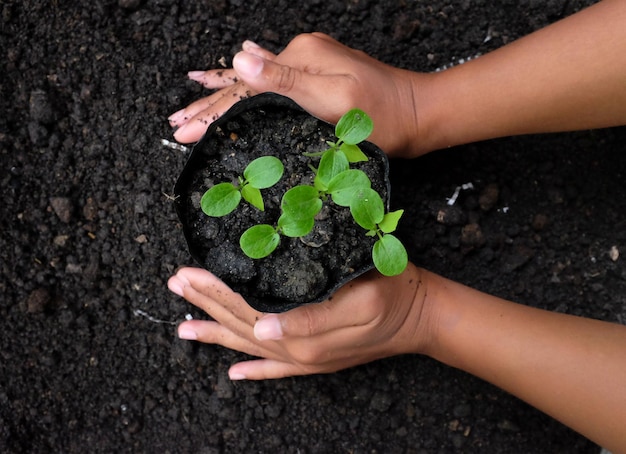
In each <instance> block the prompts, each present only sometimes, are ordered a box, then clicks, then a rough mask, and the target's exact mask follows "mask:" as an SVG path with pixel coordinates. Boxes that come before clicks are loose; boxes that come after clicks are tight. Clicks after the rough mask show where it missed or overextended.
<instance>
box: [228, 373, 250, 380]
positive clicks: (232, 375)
mask: <svg viewBox="0 0 626 454" xmlns="http://www.w3.org/2000/svg"><path fill="white" fill-rule="evenodd" d="M228 377H229V378H230V379H231V380H245V379H246V376H245V375H244V374H240V373H237V372H229V373H228Z"/></svg>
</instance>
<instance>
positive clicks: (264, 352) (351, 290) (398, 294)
mask: <svg viewBox="0 0 626 454" xmlns="http://www.w3.org/2000/svg"><path fill="white" fill-rule="evenodd" d="M168 287H169V288H170V290H172V291H173V292H174V293H176V294H177V295H180V296H183V297H184V298H185V299H187V300H188V301H189V302H191V303H192V304H194V305H196V306H198V307H200V308H201V309H203V310H205V311H206V312H207V314H209V315H210V316H211V317H212V318H213V319H214V320H215V321H204V320H189V321H185V322H183V323H181V324H180V325H179V327H178V334H179V337H181V338H183V339H192V340H198V341H200V342H206V343H210V344H219V345H222V346H224V347H227V348H231V349H233V350H238V351H240V352H243V353H247V354H249V355H252V356H257V357H260V358H262V359H257V360H251V361H245V362H241V363H237V364H235V365H233V366H232V367H231V368H230V371H229V376H230V378H231V379H233V380H241V379H250V380H260V379H267V378H281V377H287V376H292V375H307V374H317V373H329V372H334V371H337V370H340V369H345V368H348V367H351V366H355V365H357V364H363V363H366V362H369V361H373V360H375V359H379V358H383V357H388V356H393V355H397V354H402V353H410V352H413V353H418V352H420V351H421V350H422V348H423V347H424V346H425V344H426V343H427V340H426V334H427V333H428V331H429V330H428V329H426V328H425V327H426V326H428V322H427V320H426V319H427V317H426V316H425V315H424V314H423V311H422V309H423V302H424V297H425V293H426V290H425V287H426V286H425V284H424V283H423V282H422V272H421V270H419V269H418V268H416V267H415V266H414V265H412V264H409V266H408V267H407V270H405V272H404V273H402V274H401V275H399V276H395V277H391V278H389V277H383V276H381V275H380V274H378V273H376V272H375V271H373V272H369V273H366V274H365V275H364V276H361V277H359V278H357V279H356V280H354V281H352V282H351V283H349V284H347V285H345V286H344V287H343V288H341V289H340V290H339V291H338V292H337V293H336V294H335V295H334V296H333V297H332V298H331V299H329V300H327V301H324V302H322V303H319V304H309V305H305V306H301V307H298V308H296V309H292V310H291V311H288V312H285V313H282V314H266V315H264V314H262V313H261V312H258V311H256V310H254V309H252V308H251V307H250V306H249V305H248V304H247V303H246V302H245V300H244V299H243V298H242V297H241V296H240V295H239V294H237V293H235V292H233V291H232V290H231V289H230V288H228V286H226V284H224V283H223V282H222V281H220V280H219V279H218V278H217V277H215V276H214V275H212V274H211V273H209V272H208V271H205V270H202V269H199V268H182V269H181V270H179V271H178V272H177V273H176V275H174V276H172V277H171V278H170V280H169V281H168Z"/></svg>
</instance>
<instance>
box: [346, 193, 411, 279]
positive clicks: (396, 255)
mask: <svg viewBox="0 0 626 454" xmlns="http://www.w3.org/2000/svg"><path fill="white" fill-rule="evenodd" d="M350 212H351V213H352V217H353V218H354V220H355V221H356V223H357V224H359V225H360V226H361V227H363V228H364V229H365V230H367V233H366V235H367V236H378V240H376V243H374V247H373V248H372V259H373V261H374V265H375V266H376V269H378V271H380V273H381V274H383V275H385V276H395V275H397V274H400V273H401V272H402V271H404V269H405V268H406V266H407V264H408V255H407V252H406V249H405V248H404V246H403V245H402V243H401V242H400V240H399V239H398V238H396V237H395V236H394V235H392V234H391V233H392V232H394V231H395V230H396V228H397V227H398V222H399V221H400V217H402V214H403V213H404V210H397V211H393V212H390V213H385V206H384V204H383V201H382V199H381V198H380V195H378V193H377V192H376V191H374V190H373V189H363V190H360V191H359V193H358V194H357V195H356V197H354V198H353V199H352V202H351V203H350Z"/></svg>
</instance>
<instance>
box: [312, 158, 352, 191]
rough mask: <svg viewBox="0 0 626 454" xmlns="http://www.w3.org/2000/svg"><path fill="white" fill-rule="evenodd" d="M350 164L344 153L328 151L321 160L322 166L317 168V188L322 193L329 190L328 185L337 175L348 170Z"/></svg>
mask: <svg viewBox="0 0 626 454" xmlns="http://www.w3.org/2000/svg"><path fill="white" fill-rule="evenodd" d="M349 167H350V163H349V162H348V158H346V155H345V154H343V153H338V152H336V151H333V150H328V151H326V152H325V153H324V154H323V155H322V159H320V165H319V167H318V168H317V175H315V187H317V188H318V189H320V190H321V191H326V190H327V189H328V183H330V180H332V179H333V178H334V177H335V176H336V175H338V174H340V173H341V172H343V171H344V170H348V168H349Z"/></svg>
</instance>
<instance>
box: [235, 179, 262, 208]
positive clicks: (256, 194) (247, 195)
mask: <svg viewBox="0 0 626 454" xmlns="http://www.w3.org/2000/svg"><path fill="white" fill-rule="evenodd" d="M241 195H242V196H243V198H244V200H246V201H247V202H248V203H249V204H250V205H252V206H253V207H256V208H258V209H259V210H261V211H265V205H264V204H263V196H262V195H261V191H260V190H259V189H257V188H254V187H252V185H251V184H246V185H244V187H243V188H241Z"/></svg>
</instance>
